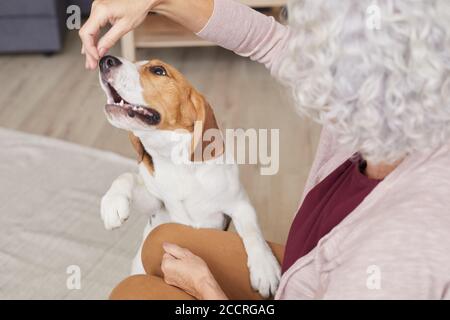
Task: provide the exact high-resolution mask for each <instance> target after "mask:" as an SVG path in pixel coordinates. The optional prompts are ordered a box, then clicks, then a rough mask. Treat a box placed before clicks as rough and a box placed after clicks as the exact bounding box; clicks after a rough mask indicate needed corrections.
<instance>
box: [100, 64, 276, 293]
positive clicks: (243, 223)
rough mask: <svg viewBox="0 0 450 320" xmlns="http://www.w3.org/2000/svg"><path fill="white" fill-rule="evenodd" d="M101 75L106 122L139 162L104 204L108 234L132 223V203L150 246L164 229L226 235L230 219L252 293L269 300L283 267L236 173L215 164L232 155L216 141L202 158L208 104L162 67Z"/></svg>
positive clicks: (209, 122)
mask: <svg viewBox="0 0 450 320" xmlns="http://www.w3.org/2000/svg"><path fill="white" fill-rule="evenodd" d="M99 68H100V84H101V86H102V88H103V90H104V91H105V93H106V96H107V104H106V106H105V113H106V116H107V119H108V121H109V122H110V123H111V124H112V125H113V126H115V127H117V128H120V129H123V130H127V131H128V132H129V137H130V140H131V143H132V145H133V147H134V149H135V150H136V152H137V154H138V160H139V170H138V173H124V174H122V175H121V176H119V177H118V178H117V179H116V180H115V181H114V182H113V183H112V185H111V187H110V189H109V190H108V191H107V192H106V194H105V195H104V196H103V198H102V201H101V217H102V219H103V222H104V225H105V228H106V229H113V228H118V227H120V226H121V225H122V224H123V223H124V222H125V221H126V220H127V218H128V217H129V215H130V206H131V203H133V206H134V205H136V206H138V207H140V208H141V209H144V210H145V212H147V213H148V214H149V220H148V224H147V226H146V227H145V230H144V235H143V238H144V240H145V238H146V236H147V235H148V233H149V232H150V231H151V230H152V229H153V228H155V227H156V226H157V225H159V224H161V223H166V222H175V223H182V224H186V225H189V226H192V227H195V228H217V229H226V228H227V224H228V222H229V219H230V218H231V219H232V220H233V223H234V225H235V227H236V230H237V232H238V234H239V235H240V237H241V238H242V241H243V244H244V247H245V250H246V252H247V256H248V267H249V271H250V282H251V284H252V287H253V288H254V289H255V290H257V291H258V292H259V293H260V294H261V295H262V296H264V297H268V296H270V295H271V294H274V293H275V290H276V289H277V286H278V282H279V278H280V266H279V264H278V262H277V260H276V258H275V257H274V255H273V254H272V251H271V250H270V248H269V246H268V245H267V243H266V241H265V240H264V237H263V235H262V233H261V230H260V228H259V225H258V222H257V217H256V212H255V209H254V208H253V206H252V205H251V204H250V201H249V198H248V196H247V193H246V191H245V190H244V188H243V186H242V184H241V183H240V181H239V172H238V167H237V165H236V164H234V163H233V164H228V162H227V163H226V164H224V163H223V162H217V161H215V160H216V159H217V158H218V157H219V156H223V155H224V154H225V153H226V152H227V150H224V147H223V146H224V144H223V141H222V140H221V138H217V136H216V138H215V139H214V140H215V141H213V142H214V143H215V146H216V148H213V150H212V151H210V152H209V153H204V152H203V153H201V152H200V153H198V152H197V151H198V150H200V151H201V150H205V149H207V148H208V146H210V145H211V141H206V142H204V140H207V139H203V138H204V134H205V133H206V132H207V131H208V130H218V126H217V122H216V119H215V117H214V113H213V110H212V109H211V107H210V105H209V104H208V102H207V101H206V100H205V98H204V97H203V96H202V95H201V94H200V93H199V92H197V91H196V90H195V89H194V88H193V87H192V86H191V85H190V84H189V82H188V81H187V80H186V79H185V78H184V76H183V75H182V74H181V73H180V72H179V71H177V70H176V69H175V68H174V67H172V66H170V65H169V64H167V63H164V62H162V61H160V60H150V61H141V62H137V63H132V62H130V61H127V60H125V59H123V58H116V57H113V56H105V57H103V58H102V59H101V60H100V62H99ZM198 125H199V126H200V127H201V129H200V130H197V128H198ZM195 132H200V134H195ZM196 136H197V137H196ZM174 150H183V151H184V152H174ZM174 154H176V156H174ZM198 154H200V156H199V157H198V156H197V157H194V155H198ZM180 157H181V158H182V160H183V161H180V159H179V158H180ZM175 158H177V159H175ZM205 240H206V241H207V239H205ZM141 249H142V244H141V247H140V248H139V250H138V252H137V255H136V257H135V258H134V261H133V264H132V274H139V273H145V271H144V269H143V266H142V262H141Z"/></svg>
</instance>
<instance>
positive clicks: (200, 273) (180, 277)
mask: <svg viewBox="0 0 450 320" xmlns="http://www.w3.org/2000/svg"><path fill="white" fill-rule="evenodd" d="M163 248H164V251H165V254H164V256H163V259H162V263H161V269H162V271H163V273H164V281H165V282H166V283H167V284H170V285H172V286H176V287H178V288H180V289H183V290H184V291H186V292H187V293H189V294H190V295H192V296H194V297H195V298H197V299H201V300H225V299H227V297H226V295H225V293H224V292H223V291H222V289H221V288H220V287H219V284H218V283H217V281H216V280H215V279H214V276H213V275H212V274H211V271H210V270H209V268H208V265H207V264H206V263H205V261H203V259H202V258H200V257H198V256H196V255H194V254H193V253H192V252H191V251H189V250H188V249H185V248H181V247H179V246H177V245H175V244H171V243H164V244H163Z"/></svg>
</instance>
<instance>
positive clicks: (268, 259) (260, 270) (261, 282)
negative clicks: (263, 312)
mask: <svg viewBox="0 0 450 320" xmlns="http://www.w3.org/2000/svg"><path fill="white" fill-rule="evenodd" d="M248 268H249V271H250V283H251V285H252V287H253V289H255V290H256V291H258V292H259V294H261V295H262V296H263V297H264V298H268V297H270V296H273V295H275V292H276V291H277V288H278V284H279V282H280V276H281V268H280V264H279V263H278V261H277V259H276V258H275V257H274V255H273V254H272V251H271V250H270V249H269V248H267V250H264V251H260V252H259V253H257V252H253V254H252V255H250V256H249V259H248Z"/></svg>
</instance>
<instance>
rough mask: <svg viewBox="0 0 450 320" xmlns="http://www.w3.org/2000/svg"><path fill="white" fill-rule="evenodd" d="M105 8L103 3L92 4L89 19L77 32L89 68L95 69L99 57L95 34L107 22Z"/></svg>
mask: <svg viewBox="0 0 450 320" xmlns="http://www.w3.org/2000/svg"><path fill="white" fill-rule="evenodd" d="M95 3H96V1H95V2H94V4H95ZM106 10H107V7H106V6H104V5H103V6H98V5H97V6H94V5H93V6H92V10H91V15H90V16H89V19H88V20H87V21H86V23H85V24H84V25H83V27H82V28H81V29H80V31H79V32H78V34H79V36H80V39H81V42H82V43H83V50H84V54H85V55H86V61H87V64H88V66H89V68H91V69H95V67H96V66H97V63H98V60H99V59H100V54H99V53H98V50H97V36H98V34H99V33H100V29H101V28H102V27H104V26H106V24H107V23H108V12H107V11H106Z"/></svg>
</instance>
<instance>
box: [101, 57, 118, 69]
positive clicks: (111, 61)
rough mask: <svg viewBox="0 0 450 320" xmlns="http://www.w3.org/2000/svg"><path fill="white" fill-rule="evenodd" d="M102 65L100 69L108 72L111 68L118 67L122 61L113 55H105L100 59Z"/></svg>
mask: <svg viewBox="0 0 450 320" xmlns="http://www.w3.org/2000/svg"><path fill="white" fill-rule="evenodd" d="M98 64H99V67H100V71H102V72H106V71H108V70H109V69H111V68H114V67H118V66H120V65H121V64H122V62H121V61H120V60H119V59H117V58H116V57H113V56H104V57H103V58H101V59H100V62H99V63H98Z"/></svg>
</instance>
